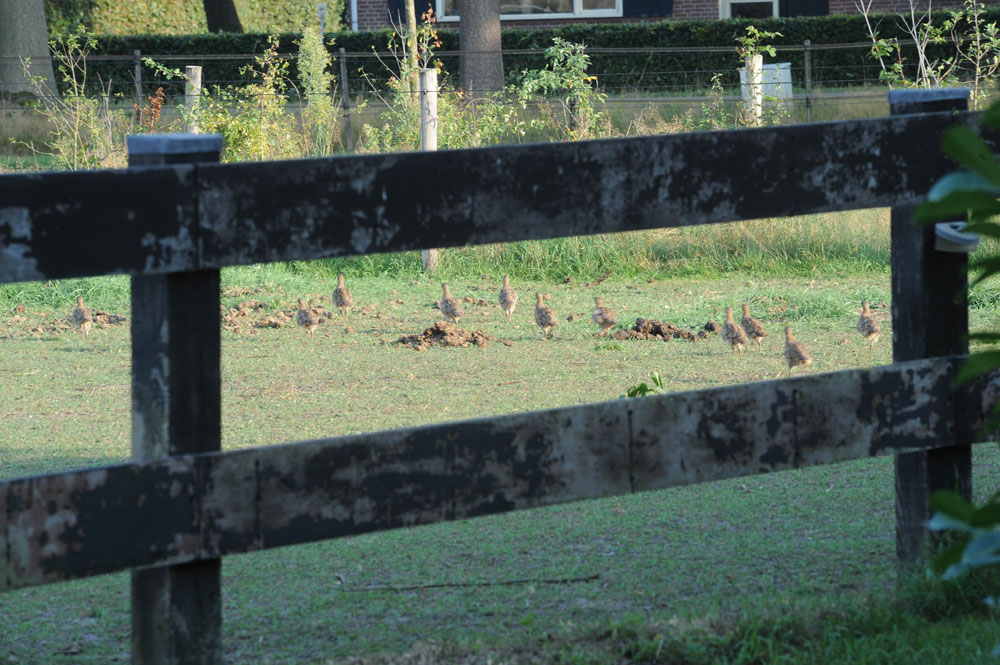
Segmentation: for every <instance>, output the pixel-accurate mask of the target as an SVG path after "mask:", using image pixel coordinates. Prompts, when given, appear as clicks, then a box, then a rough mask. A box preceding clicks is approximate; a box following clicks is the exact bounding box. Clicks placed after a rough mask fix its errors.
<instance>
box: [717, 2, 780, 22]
mask: <svg viewBox="0 0 1000 665" xmlns="http://www.w3.org/2000/svg"><path fill="white" fill-rule="evenodd" d="M766 1H767V0H719V18H732V17H733V5H743V4H747V3H755V4H756V3H759V2H766ZM771 4H772V5H773V7H774V9H773V12H772V14H771V15H772V16H781V13H780V11H779V9H778V8H779V4H778V0H771Z"/></svg>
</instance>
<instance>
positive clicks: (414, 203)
mask: <svg viewBox="0 0 1000 665" xmlns="http://www.w3.org/2000/svg"><path fill="white" fill-rule="evenodd" d="M966 100H967V91H943V92H942V91H935V92H926V91H921V92H915V93H902V94H897V95H895V96H894V97H892V98H891V99H890V103H891V106H892V108H893V112H894V113H895V114H898V115H897V116H896V117H891V118H882V119H877V120H871V121H857V122H845V123H831V124H822V125H800V126H793V127H782V128H766V129H756V130H742V131H732V132H719V133H711V134H690V135H669V136H655V137H644V138H641V139H618V140H609V141H598V142H590V143H564V144H546V145H530V146H518V147H504V148H489V149H479V150H463V151H446V152H439V153H413V154H392V155H371V156H358V157H337V158H331V159H320V160H303V161H291V162H282V163H244V164H231V165H218V164H212V163H210V162H211V161H213V160H217V159H218V152H219V150H220V148H221V142H220V141H219V140H218V138H217V137H198V136H162V137H155V136H153V137H143V139H142V142H135V143H134V144H133V145H132V147H133V148H141V149H140V150H133V151H132V154H131V157H130V159H131V164H132V167H131V168H129V169H128V170H121V171H103V172H82V173H61V174H31V175H8V176H0V282H11V281H23V280H40V279H55V278H62V277H72V276H84V275H95V274H110V273H128V274H130V275H132V300H133V305H132V313H133V320H132V374H133V379H132V401H133V434H132V450H133V461H132V463H130V464H124V465H114V466H107V467H100V468H91V469H85V470H80V471H70V472H65V473H58V474H52V475H45V476H35V477H28V478H17V479H11V480H6V481H3V482H0V590H4V589H13V588H18V587H25V586H30V585H38V584H46V583H52V582H57V581H61V580H67V579H71V578H78V577H84V576H88V575H97V574H102V573H107V572H111V571H115V570H123V569H128V568H132V569H133V581H132V617H133V622H132V624H133V638H132V653H133V661H134V662H136V663H220V662H222V645H221V637H220V635H221V602H220V597H221V596H220V562H221V559H220V557H221V556H223V555H226V554H231V553H234V552H242V551H248V550H256V549H263V548H269V547H277V546H283V545H288V544H292V543H302V542H309V541H316V540H322V539H327V538H336V537H341V536H345V535H350V534H357V533H363V532H368V531H373V530H378V529H390V528H395V527H400V526H406V525H411V524H422V523H431V522H437V521H441V520H449V519H459V518H466V517H474V516H476V515H484V514H489V513H498V512H504V511H509V510H515V509H520V508H527V507H531V506H539V505H547V504H554V503H560V502H565V501H574V500H579V499H585V498H592V497H600V496H608V495H614V494H620V493H625V492H635V491H641V490H648V489H656V488H664V487H672V486H677V485H683V484H690V483H697V482H703V481H707V480H712V479H717V478H727V477H733V476H740V475H750V474H757V473H764V472H769V471H775V470H779V469H787V468H796V467H802V466H808V465H812V464H820V463H829V462H837V461H843V460H850V459H858V458H864V457H868V456H872V455H888V454H893V455H896V470H897V477H896V492H897V551H898V554H899V557H900V558H901V559H902V560H906V561H911V560H914V559H917V558H919V557H920V555H921V554H922V552H923V548H924V547H925V545H926V543H927V532H926V527H925V522H926V519H927V517H928V510H929V508H928V503H927V499H928V496H929V494H930V492H932V491H933V490H935V489H938V488H947V489H956V488H957V489H958V490H960V491H961V492H963V493H964V494H965V495H967V496H968V495H969V494H970V491H971V481H970V478H971V455H970V448H969V444H970V443H971V442H972V441H973V439H974V431H975V429H974V428H975V421H976V416H977V414H978V412H979V411H981V405H980V404H979V400H978V398H977V396H976V394H975V392H974V391H973V390H969V389H966V390H963V391H956V390H954V389H953V388H952V381H953V378H954V375H955V372H956V368H957V364H958V363H959V362H960V361H961V358H962V356H964V355H965V354H967V352H968V348H967V342H966V341H965V340H966V333H967V329H968V308H967V302H966V283H967V258H966V256H965V255H964V254H948V253H944V252H937V251H935V250H934V249H933V228H929V227H925V228H919V227H916V226H914V225H913V224H912V223H911V213H912V209H913V206H914V205H915V204H916V203H917V202H918V201H919V200H920V199H921V198H922V196H923V194H924V192H926V191H927V189H928V188H929V187H930V185H931V184H932V183H933V182H934V181H935V180H936V179H937V178H938V177H940V176H941V175H943V174H944V173H945V172H947V171H948V170H949V168H950V166H949V164H948V162H947V161H946V160H944V159H942V158H941V156H940V153H939V151H938V148H937V146H938V141H939V138H940V136H941V135H942V133H943V132H944V131H945V129H946V128H947V127H948V126H950V125H951V124H954V123H956V122H962V123H971V122H972V121H973V119H974V118H973V117H972V116H971V115H969V114H968V113H965V112H962V111H961V109H963V108H964V107H965V105H966ZM415 174H434V178H435V180H436V181H437V182H440V183H447V186H441V187H427V186H426V179H425V178H417V177H414V176H415ZM873 206H892V207H893V214H892V257H893V258H892V261H893V266H892V267H893V274H892V289H893V298H892V301H893V302H892V307H893V317H894V326H893V331H894V339H893V349H894V361H895V363H894V364H893V365H891V366H888V367H882V368H876V369H870V370H851V371H846V372H837V373H832V374H824V375H814V376H807V377H798V378H794V379H783V380H779V381H772V382H764V383H759V384H754V386H753V388H752V389H748V386H746V385H742V386H732V387H723V388H717V389H712V390H703V391H696V392H687V393H676V394H672V395H665V396H659V397H648V398H644V399H642V400H623V401H617V402H609V403H603V404H592V405H587V406H580V407H573V408H563V409H554V410H549V411H540V412H533V413H524V414H516V415H510V416H503V417H496V418H489V419H484V420H475V421H466V422H457V423H447V424H441V425H432V426H426V427H419V428H413V429H403V430H396V431H388V432H377V433H372V434H365V435H358V436H350V437H339V438H334V439H327V440H321V441H311V442H301V443H293V444H285V445H278V446H271V447H264V448H259V449H253V450H245V451H237V452H229V453H222V452H221V451H220V450H219V447H220V431H221V424H220V423H221V415H220V401H221V397H220V371H219V367H220V364H219V361H220V333H219V324H218V311H219V268H220V267H222V266H228V265H237V264H246V263H256V262H266V261H277V260H303V259H315V258H321V257H329V256H345V255H360V254H367V253H377V252H390V251H399V250H406V249H417V248H425V247H447V246H457V245H466V244H479V243H490V242H500V241H513V240H524V239H532V238H552V237H561V236H569V235H579V234H593V233H606V232H615V231H626V230H635V229H646V228H657V227H669V226H683V225H689V224H704V223H717V222H727V221H736V220H743V219H754V218H760V217H768V216H776V215H799V214H808V213H817V212H825V211H834V210H849V209H856V208H865V207H873Z"/></svg>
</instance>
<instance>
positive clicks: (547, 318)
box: [535, 291, 559, 339]
mask: <svg viewBox="0 0 1000 665" xmlns="http://www.w3.org/2000/svg"><path fill="white" fill-rule="evenodd" d="M535 323H537V324H538V327H539V328H541V329H542V339H547V338H548V337H549V334H550V333H549V331H551V330H552V329H553V328H555V327H556V326H558V325H559V321H557V320H556V315H555V312H553V311H552V308H551V307H547V306H546V305H545V304H544V303H543V302H542V294H541V292H539V291H535Z"/></svg>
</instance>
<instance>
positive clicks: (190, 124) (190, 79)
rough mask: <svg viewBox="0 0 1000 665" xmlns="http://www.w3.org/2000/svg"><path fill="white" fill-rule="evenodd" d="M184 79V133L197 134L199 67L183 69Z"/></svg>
mask: <svg viewBox="0 0 1000 665" xmlns="http://www.w3.org/2000/svg"><path fill="white" fill-rule="evenodd" d="M184 79H185V82H184V107H185V108H186V109H187V110H188V116H187V119H186V120H185V122H184V131H185V132H187V133H188V134H197V133H198V104H199V100H200V99H201V67H197V66H188V67H185V68H184Z"/></svg>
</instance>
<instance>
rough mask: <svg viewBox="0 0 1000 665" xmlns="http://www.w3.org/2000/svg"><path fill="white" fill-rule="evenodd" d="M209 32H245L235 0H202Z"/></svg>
mask: <svg viewBox="0 0 1000 665" xmlns="http://www.w3.org/2000/svg"><path fill="white" fill-rule="evenodd" d="M202 3H203V4H204V5H205V18H206V19H207V20H208V31H209V32H243V24H242V23H240V15H239V14H237V13H236V5H234V4H233V0H202Z"/></svg>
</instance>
